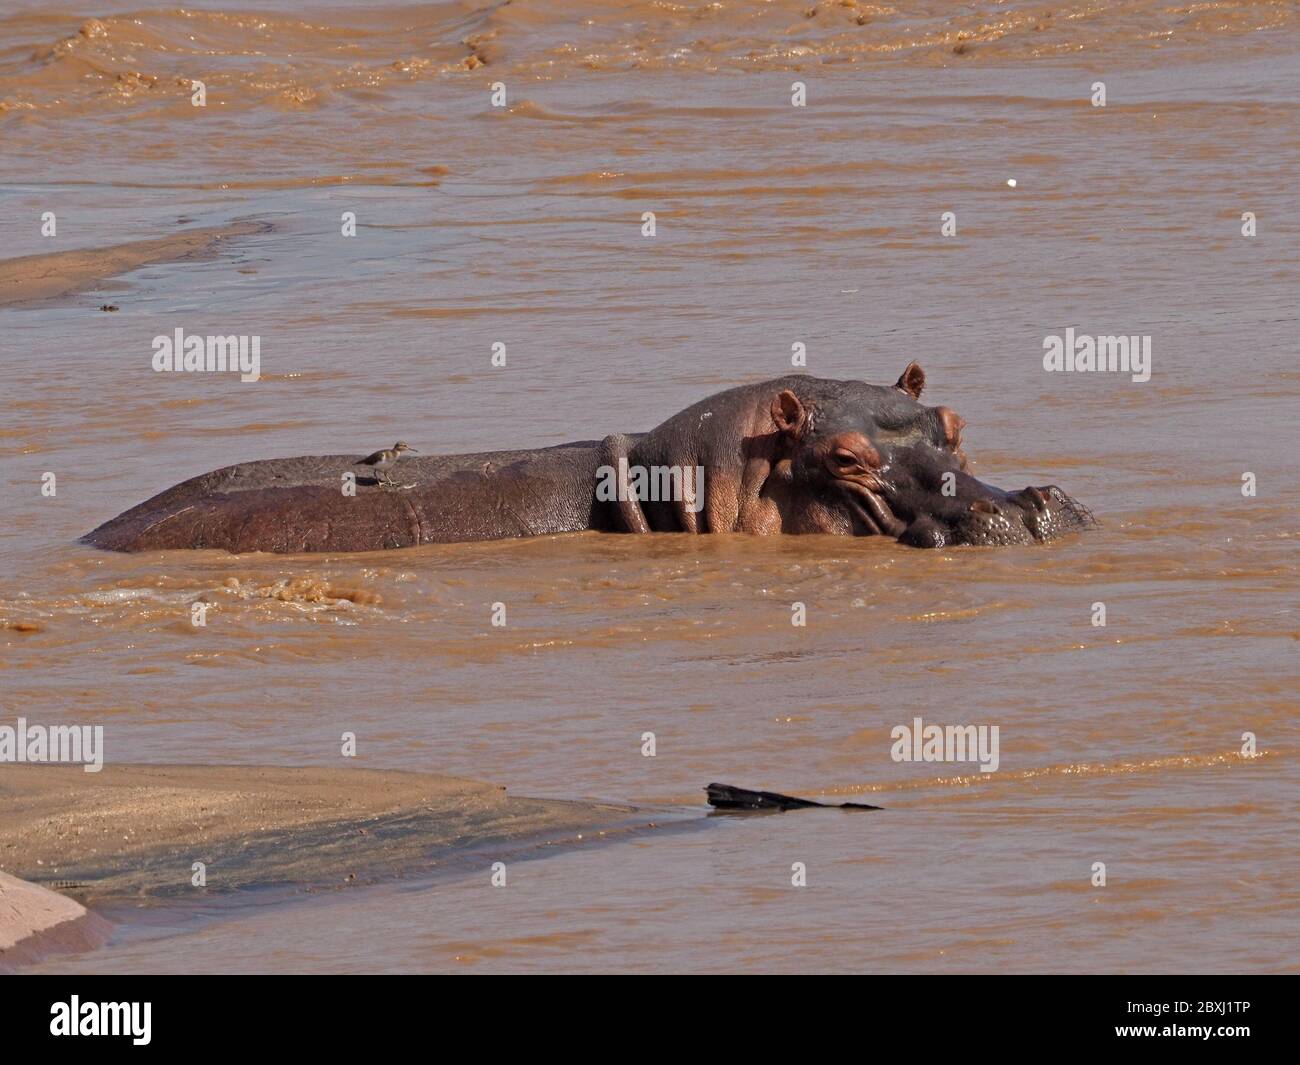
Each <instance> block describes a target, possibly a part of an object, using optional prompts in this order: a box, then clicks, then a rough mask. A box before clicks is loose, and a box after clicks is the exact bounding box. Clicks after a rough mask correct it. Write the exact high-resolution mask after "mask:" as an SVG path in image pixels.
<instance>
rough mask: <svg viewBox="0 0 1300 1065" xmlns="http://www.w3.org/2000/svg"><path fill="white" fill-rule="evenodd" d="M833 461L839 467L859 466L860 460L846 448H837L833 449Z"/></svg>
mask: <svg viewBox="0 0 1300 1065" xmlns="http://www.w3.org/2000/svg"><path fill="white" fill-rule="evenodd" d="M835 461H836V462H838V463H839V464H840V465H841V466H859V465H861V460H859V458H858V456H857V455H855V454H854V453H853V452H852V451H850V450H849V449H848V448H844V447H837V448H836V449H835Z"/></svg>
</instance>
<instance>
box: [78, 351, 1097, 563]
mask: <svg viewBox="0 0 1300 1065" xmlns="http://www.w3.org/2000/svg"><path fill="white" fill-rule="evenodd" d="M924 387H925V375H924V373H923V372H922V371H921V368H920V367H919V366H917V365H916V364H915V363H912V364H910V365H909V366H908V367H907V368H906V369H905V370H904V371H903V374H902V376H900V377H899V379H898V381H897V382H896V383H895V384H894V385H871V384H867V383H865V382H861V381H834V380H826V379H822V378H816V377H810V376H807V375H794V376H789V377H783V378H779V379H777V380H773V381H765V382H762V383H760V384H753V385H745V386H742V387H740V388H733V389H730V390H728V391H726V392H721V393H719V394H717V395H714V396H710V397H709V398H707V399H704V400H701V401H700V402H699V403H696V404H695V405H694V406H691V407H688V408H687V409H686V410H684V411H682V412H681V413H679V414H677V415H675V416H673V417H672V418H669V419H668V420H667V421H665V422H664V423H663V424H661V425H659V426H658V427H657V428H655V429H653V430H652V431H650V432H649V433H643V434H629V435H622V434H616V435H611V436H607V437H605V438H604V439H603V440H585V441H578V442H574V443H568V444H561V445H558V446H555V447H547V448H538V449H535V450H526V451H496V452H483V453H480V454H474V455H428V456H424V455H421V456H411V457H404V458H403V459H402V461H401V462H400V464H399V465H397V466H396V467H395V469H394V472H393V473H392V480H393V481H394V482H395V484H393V485H387V486H385V485H381V484H379V483H378V480H377V479H376V478H375V477H374V476H373V474H371V473H370V472H368V471H366V470H365V469H364V467H362V468H358V466H357V465H356V464H357V462H358V461H359V459H360V458H361V456H360V455H325V456H305V457H300V458H286V459H267V460H263V461H258V462H245V463H241V464H239V465H237V466H229V467H226V468H224V469H219V470H214V471H213V472H211V473H206V474H203V475H201V476H199V477H194V478H191V479H190V480H188V481H184V482H182V483H181V484H178V485H176V486H174V487H172V488H169V489H167V490H166V491H164V492H162V493H160V494H159V495H156V496H154V497H153V498H152V499H149V500H147V501H145V502H144V503H141V504H140V505H139V506H136V507H133V508H131V509H130V510H128V511H126V512H124V513H123V514H120V515H118V516H117V517H116V518H113V519H112V520H111V521H108V522H106V523H105V524H103V525H101V526H100V527H99V528H97V529H95V530H94V531H93V532H91V533H89V534H88V535H87V536H86V537H85V538H84V540H85V542H86V543H89V544H92V545H94V546H96V547H101V548H105V549H108V550H114V551H150V550H165V549H177V548H217V549H222V550H226V551H234V552H244V551H273V552H312V551H371V550H380V549H389V548H400V547H412V546H415V545H417V544H428V543H454V542H464V541H474V540H496V539H503V538H509V537H523V536H543V535H548V534H553V533H566V532H580V531H583V530H587V529H597V530H605V531H611V532H630V533H648V532H691V533H710V532H732V533H736V532H740V533H752V534H776V533H791V534H799V533H822V534H833V535H844V536H865V535H884V536H890V537H893V538H895V539H896V540H898V541H899V542H900V543H904V544H909V545H912V546H917V547H942V546H948V545H954V544H976V545H1007V544H1030V543H1039V542H1045V541H1048V540H1051V539H1054V538H1055V537H1057V536H1059V535H1061V534H1063V533H1069V532H1074V531H1077V530H1079V529H1082V528H1084V527H1086V526H1087V525H1089V524H1091V521H1092V519H1091V515H1090V514H1089V513H1088V511H1087V510H1086V509H1085V508H1084V507H1082V506H1080V505H1079V504H1078V503H1076V502H1075V501H1074V500H1072V499H1070V497H1069V496H1067V495H1066V494H1065V493H1064V492H1062V491H1061V490H1060V489H1059V488H1057V487H1056V486H1054V485H1050V486H1043V487H1028V488H1023V489H1020V490H1019V491H1014V492H1007V491H1003V490H1002V489H999V488H995V487H993V486H991V485H987V484H984V483H983V482H981V481H979V480H977V479H976V478H975V477H973V476H972V475H971V474H970V472H969V471H968V463H967V459H966V455H965V453H964V452H963V450H962V447H961V435H962V429H963V428H964V426H965V423H964V421H963V420H962V419H961V417H960V416H959V415H957V414H956V413H955V412H954V411H952V410H951V409H949V408H947V407H942V406H940V407H927V406H925V405H924V404H922V403H920V402H919V400H920V396H921V392H922V390H923V388H924ZM638 468H641V469H643V470H656V469H657V470H665V469H667V470H673V471H677V473H678V474H680V476H679V478H678V480H677V481H676V482H674V485H675V486H676V487H679V488H680V489H681V491H679V492H677V493H676V496H675V497H674V498H671V499H663V498H658V497H657V496H651V497H650V498H645V496H644V494H642V496H641V497H640V498H638V495H637V493H636V491H635V484H634V482H633V481H632V479H631V477H629V475H628V471H629V470H631V471H633V472H634V473H635V471H636V470H637V469H638ZM697 469H700V470H702V471H703V477H702V484H699V483H697V480H698V475H695V474H693V471H695V470H697ZM611 474H612V476H611ZM349 479H350V480H351V481H352V482H353V483H354V484H355V491H354V493H352V494H349V493H347V492H345V491H344V490H343V489H344V486H345V484H348V483H349ZM663 483H667V482H663ZM611 484H613V485H614V486H615V491H613V492H612V493H611V491H610V490H609V489H610V485H611Z"/></svg>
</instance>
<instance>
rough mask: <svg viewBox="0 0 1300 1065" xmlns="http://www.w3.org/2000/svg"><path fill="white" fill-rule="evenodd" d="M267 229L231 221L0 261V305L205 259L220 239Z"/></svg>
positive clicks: (58, 296) (49, 298)
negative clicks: (160, 266) (149, 237)
mask: <svg viewBox="0 0 1300 1065" xmlns="http://www.w3.org/2000/svg"><path fill="white" fill-rule="evenodd" d="M270 228H271V227H270V226H269V225H268V224H266V223H257V222H232V223H231V224H229V225H224V226H207V227H204V228H201V229H188V230H185V231H183V232H180V233H176V234H173V235H172V236H168V237H157V238H155V239H153V240H135V241H130V242H128V243H126V244H115V245H112V246H109V247H106V248H78V249H76V250H73V251H56V252H50V253H49V254H46V255H21V256H18V257H17V258H12V259H0V307H4V306H16V305H20V304H30V303H36V302H40V301H58V300H61V299H66V298H67V297H69V296H72V295H73V294H75V293H78V292H84V291H85V290H86V289H89V288H93V287H94V286H96V285H97V284H99V283H101V282H103V281H105V280H106V279H108V278H111V277H117V276H118V275H119V274H125V273H128V272H130V271H132V270H139V269H140V268H141V267H144V266H150V265H152V264H154V263H175V262H185V261H192V260H199V259H204V258H210V257H211V256H213V255H216V254H217V253H218V250H219V249H220V247H221V246H222V242H223V241H228V240H234V239H235V238H237V237H243V236H249V235H250V234H253V233H266V232H268V231H269V230H270Z"/></svg>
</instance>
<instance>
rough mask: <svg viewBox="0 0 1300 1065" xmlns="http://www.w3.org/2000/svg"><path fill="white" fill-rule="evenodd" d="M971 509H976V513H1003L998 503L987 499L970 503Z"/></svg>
mask: <svg viewBox="0 0 1300 1065" xmlns="http://www.w3.org/2000/svg"><path fill="white" fill-rule="evenodd" d="M970 509H971V510H972V511H974V512H975V513H976V514H1001V513H1002V511H1001V509H999V507H998V505H997V504H996V503H991V502H989V500H987V499H977V500H975V502H974V503H972V504H971V505H970Z"/></svg>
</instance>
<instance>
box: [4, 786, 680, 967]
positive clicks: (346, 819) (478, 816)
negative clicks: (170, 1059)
mask: <svg viewBox="0 0 1300 1065" xmlns="http://www.w3.org/2000/svg"><path fill="white" fill-rule="evenodd" d="M654 816H655V814H654V813H652V812H646V811H638V810H636V809H635V808H633V807H630V806H619V805H616V804H611V803H577V802H564V801H558V800H538V799H525V798H516V797H514V796H508V795H507V794H506V789H505V788H504V787H501V786H498V785H493V784H484V783H478V782H475V781H470V780H463V779H460V778H457V777H448V776H437V775H433V774H428V773H405V772H386V771H380V770H367V769H311V768H279V767H265V766H257V767H253V766H248V767H246V766H122V765H115V766H106V767H105V768H104V769H103V770H102V771H101V772H99V773H95V774H88V773H86V772H85V771H84V770H83V769H81V768H79V767H70V766H16V765H3V766H0V874H4V876H5V877H6V879H4V880H0V963H4V964H14V963H15V962H18V961H24V962H26V961H32V960H35V958H36V957H38V956H41V955H44V954H50V953H56V952H67V951H81V950H86V949H90V948H91V947H94V946H98V945H100V944H101V943H102V942H104V941H105V940H106V939H107V938H108V936H107V934H105V929H106V925H105V922H103V921H102V919H98V918H95V917H93V916H88V915H87V911H85V910H84V909H83V908H82V906H81V905H80V903H79V902H78V901H74V900H73V898H65V897H63V896H61V895H54V894H52V893H51V891H49V890H46V888H53V889H57V890H58V891H60V892H64V893H66V894H68V895H71V896H75V899H76V900H80V901H81V902H91V903H94V904H96V905H111V904H114V903H117V904H120V903H122V902H124V901H126V900H134V901H136V902H137V903H139V902H149V901H152V902H155V903H156V902H158V901H159V900H161V899H167V898H170V899H174V900H175V899H188V900H193V899H194V898H203V897H211V896H217V895H227V894H230V893H233V892H237V891H247V890H248V889H252V888H258V889H282V890H283V889H289V888H292V889H296V890H320V889H322V888H328V887H340V886H348V885H356V884H360V883H367V882H376V881H382V880H392V879H403V878H407V877H412V876H417V875H423V876H428V875H430V873H431V872H433V871H434V870H435V869H437V867H438V866H439V865H440V864H441V863H442V862H444V861H445V860H446V859H447V858H448V855H449V854H451V853H453V852H455V853H457V854H459V853H461V852H464V851H467V850H470V849H473V848H476V847H477V848H482V847H484V846H487V845H491V846H492V847H494V848H496V851H495V853H496V854H497V855H499V856H505V855H506V854H514V853H516V852H517V851H518V850H519V849H520V848H521V847H535V846H542V845H555V844H557V843H561V842H564V841H566V840H568V839H570V838H576V839H582V838H583V837H584V836H588V837H597V838H599V837H604V836H607V835H611V834H616V833H618V832H620V831H626V830H628V829H629V828H632V827H637V826H644V825H645V824H647V823H649V821H650V820H653V818H654ZM665 816H672V814H671V813H669V812H667V811H659V813H658V817H659V818H660V819H663V818H664V817H665ZM679 816H680V815H679ZM195 862H202V863H203V864H204V867H205V868H204V879H205V883H202V884H197V883H195V882H194V877H195V870H194V867H193V863H195ZM488 864H490V861H488V860H485V861H484V869H486V868H487V865H488ZM17 877H21V878H23V879H21V880H19V879H16V878H17Z"/></svg>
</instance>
